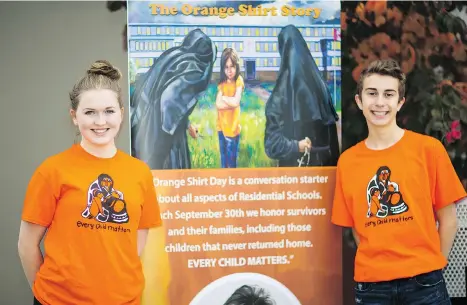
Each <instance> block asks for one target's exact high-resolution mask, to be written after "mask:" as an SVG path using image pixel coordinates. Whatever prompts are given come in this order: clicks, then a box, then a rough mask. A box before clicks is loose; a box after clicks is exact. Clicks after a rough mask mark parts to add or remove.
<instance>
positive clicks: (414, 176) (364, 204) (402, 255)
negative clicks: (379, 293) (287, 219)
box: [331, 130, 466, 282]
mask: <svg viewBox="0 0 467 305" xmlns="http://www.w3.org/2000/svg"><path fill="white" fill-rule="evenodd" d="M465 196H466V192H465V190H464V188H463V186H462V184H461V182H460V181H459V178H458V176H457V174H456V172H455V170H454V168H453V166H452V164H451V160H450V159H449V156H448V154H447V152H446V150H445V148H444V147H443V145H442V144H441V143H440V142H439V141H438V140H437V139H435V138H433V137H429V136H426V135H422V134H418V133H415V132H412V131H409V130H405V133H404V136H403V137H402V138H401V140H399V141H398V142H397V143H396V144H395V145H393V146H391V147H389V148H387V149H384V150H370V149H368V148H367V146H366V145H365V143H364V141H362V142H360V143H358V144H356V145H355V146H354V147H351V148H349V149H348V150H346V151H345V152H344V153H343V154H342V155H341V157H340V158H339V161H338V165H337V176H336V189H335V195H334V203H333V209H332V218H331V219H332V222H333V223H334V224H336V225H339V226H344V227H353V228H355V230H356V232H357V236H358V237H359V239H360V244H359V246H358V249H357V254H356V258H355V277H354V279H355V281H357V282H378V281H388V280H393V279H400V278H407V277H411V276H415V275H418V274H421V273H425V272H429V271H433V270H436V269H442V268H444V266H446V263H447V261H446V259H445V257H444V256H443V254H442V252H441V247H440V239H439V235H438V231H437V226H436V219H435V218H436V216H435V213H434V212H435V211H437V210H439V209H441V208H443V207H445V206H447V205H449V204H451V203H455V202H456V201H458V200H459V199H461V198H463V197H465Z"/></svg>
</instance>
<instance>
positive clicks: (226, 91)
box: [217, 75, 245, 137]
mask: <svg viewBox="0 0 467 305" xmlns="http://www.w3.org/2000/svg"><path fill="white" fill-rule="evenodd" d="M238 87H241V88H242V89H243V88H244V87H245V85H244V82H243V77H242V76H241V75H239V76H238V78H237V81H236V82H235V83H227V82H224V83H221V84H219V86H217V90H219V91H220V92H222V95H223V96H229V97H234V96H235V92H236V91H237V88H238ZM240 130H241V126H240V106H238V107H235V108H233V109H221V110H219V111H218V114H217V131H222V132H223V133H224V136H226V137H236V136H237V135H238V134H239V133H240Z"/></svg>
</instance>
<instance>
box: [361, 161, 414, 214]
mask: <svg viewBox="0 0 467 305" xmlns="http://www.w3.org/2000/svg"><path fill="white" fill-rule="evenodd" d="M390 178H391V169H390V168H389V167H387V166H381V167H379V168H378V170H377V171H376V174H375V175H374V176H373V178H372V179H371V180H370V182H369V183H368V187H367V199H368V213H367V217H368V218H370V217H375V216H376V217H378V218H385V217H387V216H390V215H397V214H401V213H404V212H407V211H408V210H409V207H408V206H407V204H406V203H405V202H404V200H403V199H402V194H401V193H400V191H399V185H398V184H397V183H396V182H393V181H391V180H390Z"/></svg>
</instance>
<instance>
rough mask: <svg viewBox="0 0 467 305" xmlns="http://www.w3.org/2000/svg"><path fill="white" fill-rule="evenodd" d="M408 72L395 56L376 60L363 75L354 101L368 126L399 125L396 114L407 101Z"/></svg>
mask: <svg viewBox="0 0 467 305" xmlns="http://www.w3.org/2000/svg"><path fill="white" fill-rule="evenodd" d="M405 81H406V77H405V74H404V73H403V72H402V70H401V68H400V66H399V65H398V64H397V62H396V61H394V60H392V59H388V60H376V61H373V62H372V63H370V65H369V66H368V67H367V68H365V69H364V70H363V71H362V73H361V74H360V79H359V81H358V84H357V94H356V95H355V101H356V102H357V105H358V107H359V108H360V110H362V112H363V115H364V116H365V119H366V121H367V124H368V129H371V128H373V129H375V128H386V127H389V128H391V127H395V126H396V114H397V112H398V111H399V110H400V109H401V107H402V105H403V104H404V102H405V97H404V95H405Z"/></svg>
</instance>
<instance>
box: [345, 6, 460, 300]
mask: <svg viewBox="0 0 467 305" xmlns="http://www.w3.org/2000/svg"><path fill="white" fill-rule="evenodd" d="M466 10H467V2H465V1H425V2H422V1H345V2H342V12H343V14H342V43H343V44H344V45H345V46H346V47H345V49H343V52H342V62H343V65H342V66H343V85H342V88H343V90H345V92H347V94H346V98H345V99H344V100H343V103H342V104H343V112H344V116H345V118H346V119H345V124H344V130H345V133H344V137H343V140H344V141H343V143H344V145H343V149H344V150H345V149H347V148H348V147H351V146H352V145H354V144H356V143H357V142H358V141H361V140H363V139H364V138H365V137H366V136H367V129H366V126H365V124H366V123H365V118H364V117H363V115H362V114H361V111H360V110H359V109H358V107H357V105H356V103H355V101H354V97H353V96H354V93H355V92H356V88H357V81H358V78H359V75H360V72H361V71H362V69H363V67H364V66H365V65H367V64H368V63H369V62H370V61H372V60H375V59H378V58H381V59H386V58H393V59H395V60H397V61H398V62H400V64H401V68H402V70H403V72H404V73H405V74H406V77H407V83H406V94H405V97H406V102H405V104H404V105H403V106H402V108H401V110H400V112H399V114H398V116H397V120H398V124H399V126H401V127H403V128H406V129H409V130H413V131H415V132H418V133H422V134H427V135H430V136H433V137H435V138H437V139H438V140H440V141H441V142H442V143H443V145H444V146H445V148H446V150H447V152H448V154H449V156H450V157H451V161H452V164H453V166H454V168H455V170H456V172H457V174H458V176H459V179H460V180H461V182H462V184H463V185H464V187H466V188H467V161H466V160H467V136H466V135H467V86H466V85H467V73H466V72H467V51H466V50H467V27H466V24H467V15H466V14H465V12H466ZM457 217H458V227H459V229H458V232H457V236H456V239H455V241H454V245H453V248H452V250H451V253H450V256H449V264H448V266H446V268H444V269H443V274H444V277H445V279H446V285H447V289H448V293H449V296H450V297H451V299H452V301H453V304H467V295H466V282H467V277H466V268H467V260H466V259H465V253H466V249H467V205H465V204H459V205H458V206H457ZM350 234H351V233H350V232H349V235H350ZM352 263H353V261H352ZM347 269H348V270H352V268H350V266H349V268H347ZM457 301H458V302H459V303H457Z"/></svg>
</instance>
